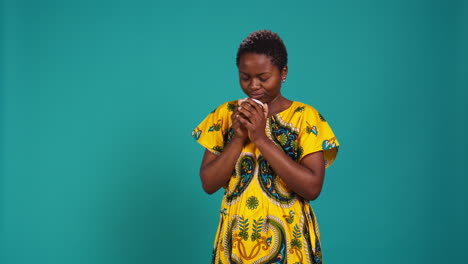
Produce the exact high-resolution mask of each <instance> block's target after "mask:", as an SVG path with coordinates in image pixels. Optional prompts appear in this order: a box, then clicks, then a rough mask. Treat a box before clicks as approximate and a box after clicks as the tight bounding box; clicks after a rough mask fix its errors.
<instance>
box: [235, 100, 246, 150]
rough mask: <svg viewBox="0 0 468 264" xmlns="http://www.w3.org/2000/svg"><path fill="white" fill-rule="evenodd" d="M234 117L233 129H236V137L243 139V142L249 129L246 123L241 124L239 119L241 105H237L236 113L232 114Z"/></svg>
mask: <svg viewBox="0 0 468 264" xmlns="http://www.w3.org/2000/svg"><path fill="white" fill-rule="evenodd" d="M231 119H232V129H233V130H234V134H235V137H237V138H239V139H241V140H242V142H244V143H245V142H246V141H247V139H248V137H249V135H248V131H247V129H246V128H245V127H244V125H242V124H241V122H240V120H239V106H238V107H236V109H235V110H234V113H233V114H232V115H231Z"/></svg>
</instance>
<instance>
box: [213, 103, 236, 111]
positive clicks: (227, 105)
mask: <svg viewBox="0 0 468 264" xmlns="http://www.w3.org/2000/svg"><path fill="white" fill-rule="evenodd" d="M236 106H237V100H234V101H228V102H224V103H222V104H220V105H219V106H218V107H216V108H215V109H214V110H213V111H211V113H212V114H213V113H217V114H225V113H229V112H232V111H234V109H235V108H236Z"/></svg>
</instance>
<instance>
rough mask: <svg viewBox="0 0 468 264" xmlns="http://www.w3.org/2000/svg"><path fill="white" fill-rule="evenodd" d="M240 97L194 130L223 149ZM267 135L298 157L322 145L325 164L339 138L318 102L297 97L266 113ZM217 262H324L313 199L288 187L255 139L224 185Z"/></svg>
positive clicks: (205, 143)
mask: <svg viewBox="0 0 468 264" xmlns="http://www.w3.org/2000/svg"><path fill="white" fill-rule="evenodd" d="M235 107H237V101H232V102H226V103H224V104H222V105H221V106H219V107H218V108H216V109H215V110H214V111H213V112H211V113H210V114H209V115H208V116H207V117H206V118H205V120H203V122H201V123H200V125H198V127H197V128H195V130H194V131H193V132H192V136H193V137H194V138H195V139H196V140H197V141H198V142H199V143H200V144H201V145H202V146H203V147H205V148H206V149H208V150H210V151H211V152H213V153H215V154H217V155H220V153H221V152H222V151H223V149H224V147H225V146H226V145H227V144H228V143H229V142H230V139H231V138H232V136H233V135H234V131H233V129H232V127H231V122H232V121H231V115H232V112H233V110H234V109H235ZM265 131H266V134H267V136H268V137H269V138H270V139H271V140H273V141H274V142H275V143H276V145H277V146H278V147H279V148H281V149H282V150H283V151H284V152H285V153H286V154H287V155H288V156H289V157H290V158H291V159H293V160H294V161H296V162H300V160H301V159H302V158H303V157H305V156H306V155H307V154H310V153H314V152H317V151H323V153H324V157H325V166H326V167H328V166H330V165H331V163H332V162H333V161H334V160H335V157H336V154H337V152H338V146H339V143H338V141H337V140H336V138H335V136H334V134H333V131H332V130H331V129H330V126H329V125H328V123H327V122H326V121H325V119H324V118H323V117H322V115H320V113H319V112H318V111H317V110H315V109H314V108H313V107H311V106H309V105H306V104H303V103H299V102H295V101H294V102H292V104H291V106H290V107H289V108H288V109H286V110H284V111H282V112H280V113H278V114H276V115H274V116H271V117H269V118H268V119H267V122H266V128H265ZM224 188H225V193H224V196H223V200H222V203H221V211H220V221H219V225H218V230H217V232H216V237H215V241H214V248H213V255H212V257H213V258H212V263H215V264H219V263H225V264H227V263H322V252H321V247H320V233H319V228H318V225H317V219H316V217H315V214H314V212H313V210H312V208H311V207H310V205H309V201H307V200H305V199H303V198H302V197H300V196H298V195H296V194H295V193H294V192H292V191H291V190H289V189H288V186H286V184H285V183H284V182H283V181H282V180H281V175H277V174H276V173H275V171H274V170H273V169H272V168H271V167H270V165H269V164H268V162H267V161H266V160H265V159H264V158H263V156H262V153H260V151H259V150H258V148H256V147H255V145H254V144H253V143H249V144H248V145H246V146H244V148H243V149H242V152H241V154H240V156H239V159H238V160H237V163H236V166H235V168H234V170H233V172H232V176H231V178H230V180H229V182H228V183H227V185H226V186H225V187H224Z"/></svg>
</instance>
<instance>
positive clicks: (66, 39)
mask: <svg viewBox="0 0 468 264" xmlns="http://www.w3.org/2000/svg"><path fill="white" fill-rule="evenodd" d="M0 8H1V9H0V10H1V13H0V17H1V22H0V23H1V28H0V37H1V42H0V51H1V54H0V107H1V108H0V111H1V112H0V113H1V114H0V140H1V141H0V220H1V222H0V228H1V229H0V243H1V244H0V250H1V251H0V263H4V264H13V263H15V264H16V263H50V264H55V263H56V264H59V263H60V264H63V263H70V264H71V263H89V264H94V263H96V264H97V263H100V264H101V263H102V264H104V263H113V264H117V263H168V262H171V263H188V262H190V263H209V262H210V260H211V250H212V243H213V237H214V235H215V231H216V230H215V229H216V226H217V222H218V217H219V215H218V207H219V203H220V200H221V197H222V192H221V191H219V192H218V193H216V194H214V195H212V196H209V195H207V194H205V193H204V192H203V190H202V188H201V184H200V180H199V176H198V168H199V164H200V161H201V157H202V153H203V149H202V148H201V147H200V146H199V145H198V144H197V143H196V142H194V140H193V139H192V138H191V136H190V133H191V130H192V129H193V128H194V127H195V126H196V125H197V124H198V123H199V122H200V121H201V120H202V119H203V118H204V117H205V116H206V115H207V114H208V113H209V112H210V111H211V110H212V109H214V108H215V107H216V106H218V105H219V104H221V103H222V102H225V101H228V100H234V99H237V98H241V97H243V96H244V95H243V94H242V92H241V90H240V88H239V85H238V82H237V74H236V67H235V54H236V50H237V47H238V44H239V43H240V41H241V40H242V39H243V38H244V37H246V36H247V35H248V34H249V33H250V32H252V31H254V30H257V29H263V28H268V29H271V30H273V31H276V32H278V33H279V34H280V36H281V37H282V38H283V39H284V41H285V44H286V46H287V48H288V52H289V58H290V62H289V70H290V73H289V75H288V80H287V82H286V83H285V85H284V87H283V94H284V95H285V96H286V97H288V98H289V99H293V100H298V101H302V102H304V103H308V104H311V105H313V106H314V107H316V108H317V109H318V110H320V111H321V112H322V113H323V115H324V116H325V118H327V120H328V121H329V123H330V125H331V126H332V128H333V129H334V132H335V133H336V135H337V137H338V139H339V141H340V143H341V145H342V146H341V148H340V153H339V155H338V159H337V161H336V162H335V163H334V164H333V166H332V167H331V168H330V169H329V170H328V171H327V176H326V181H325V185H324V188H323V192H322V194H321V196H320V197H319V199H318V200H316V201H313V202H312V205H313V207H314V208H315V211H316V213H317V216H318V218H319V224H320V227H321V234H322V242H323V250H324V261H325V262H326V263H395V262H396V263H461V262H463V259H465V254H464V253H465V252H466V250H467V244H466V237H467V236H468V228H467V226H466V223H468V208H467V202H468V192H467V191H468V190H467V189H468V188H467V187H468V180H467V176H468V171H467V167H466V166H467V165H466V164H467V161H468V160H467V157H468V156H467V149H468V141H467V139H466V135H467V133H468V127H467V124H468V122H467V121H468V120H467V113H468V109H467V108H468V104H467V99H468V92H467V90H468V89H467V88H468V48H467V47H468V3H467V2H466V1H461V0H460V1H436V0H432V1H431V0H425V1H424V0H409V1H408V0H405V1H404V0H394V1H372V0H367V1H366V0H357V1H345V0H331V1H290V2H285V1H268V2H267V1H232V2H223V1H182V2H181V1H175V2H173V3H168V2H164V3H163V2H157V1H149V0H148V1H144V0H133V1H115V0H114V1H91V0H81V1H52V0H43V1H26V0H3V1H2V2H1V6H0Z"/></svg>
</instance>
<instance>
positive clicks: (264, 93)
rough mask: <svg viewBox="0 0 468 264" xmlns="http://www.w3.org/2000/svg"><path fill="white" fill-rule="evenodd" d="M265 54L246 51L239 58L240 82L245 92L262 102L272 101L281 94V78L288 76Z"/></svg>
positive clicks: (285, 70)
mask: <svg viewBox="0 0 468 264" xmlns="http://www.w3.org/2000/svg"><path fill="white" fill-rule="evenodd" d="M286 74H287V68H286V67H285V68H284V69H283V70H282V71H280V70H279V69H278V67H277V66H276V65H274V64H273V63H272V62H271V58H270V57H269V56H267V55H264V54H257V53H246V54H244V55H242V57H241V58H240V59H239V82H240V85H241V87H242V90H243V91H244V93H245V94H246V95H247V96H249V97H251V98H254V99H257V100H260V101H261V102H262V103H266V104H268V103H270V102H271V101H273V99H275V98H277V97H278V96H280V95H281V91H280V90H281V80H283V78H285V77H286Z"/></svg>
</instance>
